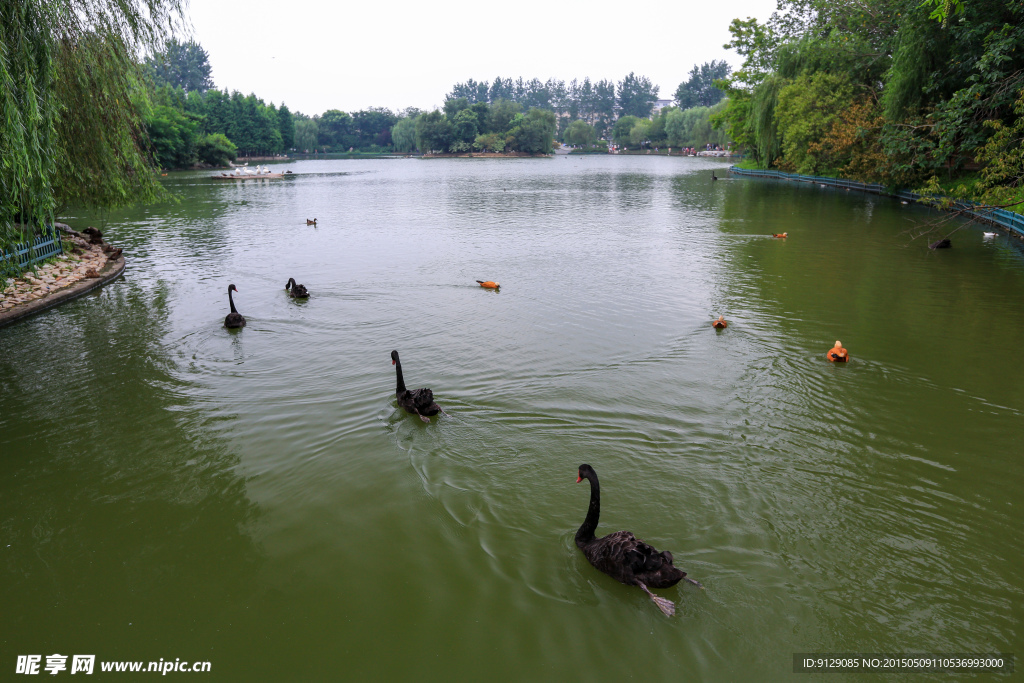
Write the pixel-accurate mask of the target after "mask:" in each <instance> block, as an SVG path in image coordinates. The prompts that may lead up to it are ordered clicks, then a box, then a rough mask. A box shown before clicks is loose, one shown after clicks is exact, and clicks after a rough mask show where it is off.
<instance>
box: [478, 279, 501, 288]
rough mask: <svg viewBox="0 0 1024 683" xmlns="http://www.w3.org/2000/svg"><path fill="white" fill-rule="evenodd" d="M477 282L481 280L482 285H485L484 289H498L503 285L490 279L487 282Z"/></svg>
mask: <svg viewBox="0 0 1024 683" xmlns="http://www.w3.org/2000/svg"><path fill="white" fill-rule="evenodd" d="M477 282H479V283H480V286H481V287H483V288H484V289H498V288H499V287H501V285H499V284H498V283H497V282H493V281H491V280H488V281H487V282H484V281H483V280H477Z"/></svg>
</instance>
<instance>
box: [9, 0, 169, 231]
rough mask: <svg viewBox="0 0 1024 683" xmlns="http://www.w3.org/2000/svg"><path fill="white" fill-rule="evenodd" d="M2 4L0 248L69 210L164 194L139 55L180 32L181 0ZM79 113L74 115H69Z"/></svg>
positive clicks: (31, 0)
mask: <svg viewBox="0 0 1024 683" xmlns="http://www.w3.org/2000/svg"><path fill="white" fill-rule="evenodd" d="M88 8H89V12H88V13H81V14H80V13H79V12H78V9H79V4H78V3H76V2H72V1H70V0H51V1H47V2H44V1H43V0H21V1H19V2H2V3H0V27H2V28H0V82H2V83H3V87H2V88H0V110H2V112H3V116H2V117H0V159H2V160H3V163H2V165H0V241H3V240H5V239H17V238H18V237H19V236H20V235H21V230H22V228H21V227H18V226H19V225H29V224H32V223H35V224H41V223H43V222H45V221H47V220H51V219H52V218H53V212H54V210H55V208H56V207H57V206H59V205H61V204H64V203H66V202H76V203H79V204H84V205H88V206H93V207H102V208H113V207H116V206H122V205H125V204H129V203H133V202H136V201H145V200H147V199H153V198H155V197H157V196H161V195H162V190H161V187H160V184H159V183H158V182H157V179H156V176H155V175H154V173H153V172H152V170H153V169H152V167H151V166H150V163H149V159H148V152H147V148H146V143H145V131H144V124H143V121H142V111H143V108H144V106H143V104H142V102H144V100H145V95H144V93H143V91H142V89H141V87H140V80H139V77H140V71H139V68H138V64H137V61H136V55H137V54H138V53H139V52H140V51H141V50H143V49H145V48H150V49H152V48H155V47H156V46H157V45H159V44H161V43H162V42H163V41H164V39H165V38H166V37H167V34H168V27H170V28H172V29H173V28H174V27H176V26H177V25H178V23H179V22H178V18H179V17H180V12H181V8H182V4H181V3H180V2H179V1H178V0H117V1H116V2H115V1H113V0H95V1H94V2H91V3H89V6H88ZM65 112H73V113H74V115H73V116H69V115H64V113H65Z"/></svg>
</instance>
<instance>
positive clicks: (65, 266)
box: [0, 244, 127, 327]
mask: <svg viewBox="0 0 1024 683" xmlns="http://www.w3.org/2000/svg"><path fill="white" fill-rule="evenodd" d="M79 246H81V245H79ZM126 265H127V261H126V260H125V257H124V256H123V255H122V254H118V255H117V257H116V258H114V259H111V258H110V257H109V255H108V254H107V252H104V251H103V245H99V244H96V245H91V244H90V245H88V248H83V254H82V256H81V257H79V256H77V255H73V254H70V253H69V254H65V256H64V258H62V259H59V260H57V261H56V262H54V263H50V264H47V265H46V266H43V267H41V268H39V269H37V270H36V271H32V270H28V271H26V272H24V273H22V274H21V276H20V277H17V278H14V279H13V280H9V281H8V283H9V284H7V285H6V286H5V287H4V289H3V293H2V298H0V327H5V326H7V325H10V324H12V323H15V322H17V321H19V320H22V319H24V318H27V317H29V316H32V315H35V314H36V313H41V312H43V311H45V310H47V309H50V308H53V307H54V306H59V305H60V304H63V303H67V302H68V301H71V300H73V299H77V298H78V297H80V296H82V295H84V294H88V293H89V292H91V291H93V290H94V289H97V288H99V287H102V286H104V285H106V284H108V283H110V282H112V281H114V280H116V279H117V278H118V277H120V276H121V274H122V273H123V272H124V270H125V267H126ZM90 270H93V271H95V273H96V274H95V275H94V276H89V275H87V274H86V273H88V271H90ZM62 271H63V272H62ZM37 275H38V276H37Z"/></svg>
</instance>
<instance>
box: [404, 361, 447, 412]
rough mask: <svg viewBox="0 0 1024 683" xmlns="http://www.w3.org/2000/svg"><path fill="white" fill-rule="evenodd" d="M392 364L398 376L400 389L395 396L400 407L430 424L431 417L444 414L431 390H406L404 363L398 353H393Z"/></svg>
mask: <svg viewBox="0 0 1024 683" xmlns="http://www.w3.org/2000/svg"><path fill="white" fill-rule="evenodd" d="M391 364H392V365H394V366H395V373H396V374H397V375H398V388H397V389H396V390H395V396H396V397H397V398H398V405H399V406H401V407H402V408H405V410H406V411H407V412H410V413H412V414H413V415H419V416H420V419H421V420H423V421H424V422H430V418H431V417H433V416H434V415H437V414H438V413H443V412H444V411H443V410H441V406H439V405H437V404H436V403H434V392H433V391H431V390H430V389H417V390H416V391H409V390H408V389H406V388H405V380H404V379H403V378H402V361H400V360H398V351H392V352H391Z"/></svg>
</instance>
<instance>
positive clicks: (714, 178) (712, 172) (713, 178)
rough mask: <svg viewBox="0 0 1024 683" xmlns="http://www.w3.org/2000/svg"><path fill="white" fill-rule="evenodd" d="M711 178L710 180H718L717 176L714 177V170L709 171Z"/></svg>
mask: <svg viewBox="0 0 1024 683" xmlns="http://www.w3.org/2000/svg"><path fill="white" fill-rule="evenodd" d="M711 179H712V180H718V178H717V177H715V172H714V171H711Z"/></svg>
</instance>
